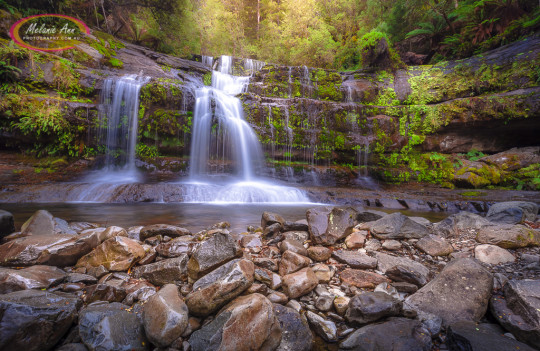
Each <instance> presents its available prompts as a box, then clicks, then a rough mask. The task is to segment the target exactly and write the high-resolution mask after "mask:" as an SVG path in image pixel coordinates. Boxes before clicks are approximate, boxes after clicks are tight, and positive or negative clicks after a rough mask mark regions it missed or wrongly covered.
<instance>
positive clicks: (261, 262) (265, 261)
mask: <svg viewBox="0 0 540 351" xmlns="http://www.w3.org/2000/svg"><path fill="white" fill-rule="evenodd" d="M253 263H255V264H256V265H257V266H259V267H262V268H266V269H269V270H271V271H273V272H277V270H278V268H279V266H278V261H277V260H276V259H273V258H266V257H255V258H254V259H253Z"/></svg>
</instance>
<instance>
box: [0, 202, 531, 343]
mask: <svg viewBox="0 0 540 351" xmlns="http://www.w3.org/2000/svg"><path fill="white" fill-rule="evenodd" d="M537 215H538V206H537V205H536V204H534V203H528V202H505V203H498V204H495V205H493V206H492V207H491V208H490V209H489V212H488V213H487V214H486V216H485V217H482V216H478V215H475V214H471V213H467V212H460V213H457V214H453V215H451V216H449V217H448V218H447V219H445V220H443V221H441V222H439V223H430V222H429V221H428V220H426V219H424V218H417V217H407V216H404V215H403V214H401V213H392V214H386V213H383V212H378V211H372V210H364V209H362V208H352V207H317V208H313V209H310V210H308V211H307V213H306V220H302V221H298V222H290V221H287V220H286V219H285V218H284V217H283V216H281V215H279V214H275V213H269V212H264V213H263V215H262V219H261V225H260V227H254V226H250V227H248V228H247V232H245V233H231V232H229V230H228V228H229V224H228V223H227V222H220V223H217V224H215V225H214V226H212V227H211V228H208V229H207V230H204V231H201V232H198V233H192V232H190V231H189V230H187V229H185V228H181V227H177V226H172V225H167V224H157V225H149V226H145V227H131V228H120V227H114V226H111V227H107V228H102V227H99V226H98V225H97V224H93V223H83V222H75V223H67V222H66V221H64V220H62V219H59V218H55V217H53V216H52V215H51V214H50V213H48V212H46V211H38V212H36V213H35V214H34V215H33V216H32V217H31V218H30V219H29V220H28V221H27V222H26V223H24V225H23V226H22V228H21V231H20V232H15V227H14V225H13V217H12V216H11V214H9V213H7V212H5V211H0V236H1V237H2V245H0V265H1V266H2V267H1V268H0V294H1V295H0V349H1V350H17V351H20V350H50V349H54V350H64V351H65V350H77V351H78V350H81V351H82V350H194V351H199V350H200V351H203V350H311V349H324V348H325V346H324V345H327V346H326V347H329V348H332V349H336V348H339V349H340V350H381V351H383V350H448V349H449V350H488V349H489V350H535V349H540V250H539V246H540V230H538V229H537V228H538V227H539V226H540V221H539V219H538V217H537ZM332 344H333V345H335V346H330V345H332Z"/></svg>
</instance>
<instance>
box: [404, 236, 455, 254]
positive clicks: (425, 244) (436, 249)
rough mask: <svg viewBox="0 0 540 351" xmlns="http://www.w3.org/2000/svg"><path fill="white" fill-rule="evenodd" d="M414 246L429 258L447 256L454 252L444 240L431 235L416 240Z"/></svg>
mask: <svg viewBox="0 0 540 351" xmlns="http://www.w3.org/2000/svg"><path fill="white" fill-rule="evenodd" d="M414 246H416V247H417V248H418V249H420V250H421V251H424V252H425V253H427V254H428V255H431V256H448V255H450V254H451V253H452V252H453V251H454V248H453V247H452V245H451V244H450V243H449V242H448V241H446V239H444V238H443V237H441V236H438V235H432V234H429V235H426V236H425V237H423V238H422V239H420V240H418V242H416V244H415V245H414Z"/></svg>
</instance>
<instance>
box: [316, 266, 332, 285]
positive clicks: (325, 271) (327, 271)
mask: <svg viewBox="0 0 540 351" xmlns="http://www.w3.org/2000/svg"><path fill="white" fill-rule="evenodd" d="M311 269H312V270H313V272H314V273H315V275H316V276H317V279H319V283H328V282H329V281H330V279H332V277H333V276H334V273H335V269H334V267H330V266H328V265H325V264H324V263H317V264H316V265H314V266H313V267H311Z"/></svg>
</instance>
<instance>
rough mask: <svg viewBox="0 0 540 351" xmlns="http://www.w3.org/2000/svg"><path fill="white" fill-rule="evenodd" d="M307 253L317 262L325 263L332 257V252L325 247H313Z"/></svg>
mask: <svg viewBox="0 0 540 351" xmlns="http://www.w3.org/2000/svg"><path fill="white" fill-rule="evenodd" d="M307 253H308V256H309V258H311V259H312V260H313V261H315V262H324V261H326V260H328V259H329V258H330V256H332V250H330V249H329V248H327V247H324V246H311V247H310V248H308V249H307Z"/></svg>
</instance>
